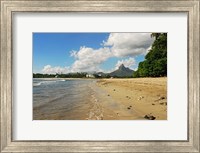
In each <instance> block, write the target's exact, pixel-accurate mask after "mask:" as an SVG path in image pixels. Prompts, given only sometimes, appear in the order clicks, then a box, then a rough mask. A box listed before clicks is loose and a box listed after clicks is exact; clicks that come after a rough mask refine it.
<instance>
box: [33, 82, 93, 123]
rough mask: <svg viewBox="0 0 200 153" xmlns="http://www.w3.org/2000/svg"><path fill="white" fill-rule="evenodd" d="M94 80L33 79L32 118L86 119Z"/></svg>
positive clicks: (91, 100) (88, 113)
mask: <svg viewBox="0 0 200 153" xmlns="http://www.w3.org/2000/svg"><path fill="white" fill-rule="evenodd" d="M95 82H96V80H92V79H91V80H90V79H88V80H87V79H82V80H81V79H80V80H77V79H71V80H70V79H38V78H34V79H33V119H34V120H52V119H87V118H88V116H90V110H91V108H92V107H93V106H92V103H91V102H93V101H96V99H95V98H94V95H93V93H94V89H93V88H92V85H94V83H95Z"/></svg>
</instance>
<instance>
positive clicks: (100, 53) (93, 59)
mask: <svg viewBox="0 0 200 153" xmlns="http://www.w3.org/2000/svg"><path fill="white" fill-rule="evenodd" d="M153 41H154V38H151V36H150V33H111V34H110V35H109V37H108V39H107V40H106V41H103V43H102V44H101V47H100V48H99V49H94V48H90V47H85V46H82V47H80V49H79V50H77V51H75V50H73V51H71V52H70V56H71V57H73V58H74V59H75V61H74V63H73V64H72V65H71V66H70V67H59V66H58V67H51V65H46V66H45V67H44V68H43V70H42V72H43V73H49V74H50V73H69V72H89V71H103V70H102V69H101V68H100V65H101V64H102V63H103V62H105V61H106V60H108V59H109V58H111V57H117V58H123V60H119V61H118V62H117V64H116V65H115V69H117V68H118V67H119V66H120V65H121V64H124V65H125V66H126V67H129V68H131V67H132V68H133V66H134V65H135V66H136V64H137V62H136V61H135V59H134V57H135V56H137V55H142V54H144V55H145V54H146V53H147V52H148V50H149V49H150V48H151V45H152V43H153ZM124 57H127V59H124ZM113 69H114V68H113Z"/></svg>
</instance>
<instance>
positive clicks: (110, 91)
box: [97, 77, 167, 120]
mask: <svg viewBox="0 0 200 153" xmlns="http://www.w3.org/2000/svg"><path fill="white" fill-rule="evenodd" d="M97 86H98V87H100V88H101V89H102V90H104V91H105V92H106V93H107V96H108V97H111V98H112V99H113V100H114V101H115V103H116V105H117V106H118V107H117V108H116V109H114V108H112V109H111V110H112V111H113V112H114V113H115V114H117V117H116V118H115V119H117V120H140V119H144V116H145V115H150V116H154V117H155V119H156V120H166V119H167V78H166V77H165V78H133V79H102V80H99V81H98V82H97ZM103 105H104V107H108V108H109V104H108V103H107V102H104V103H103ZM110 108H111V107H110Z"/></svg>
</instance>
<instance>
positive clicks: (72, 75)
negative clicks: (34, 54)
mask: <svg viewBox="0 0 200 153" xmlns="http://www.w3.org/2000/svg"><path fill="white" fill-rule="evenodd" d="M86 74H87V73H78V72H77V73H68V74H41V73H33V78H55V77H58V78H84V77H86Z"/></svg>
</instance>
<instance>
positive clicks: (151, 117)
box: [144, 114, 156, 120]
mask: <svg viewBox="0 0 200 153" xmlns="http://www.w3.org/2000/svg"><path fill="white" fill-rule="evenodd" d="M144 118H146V119H148V120H155V119H156V117H155V116H153V115H150V114H147V115H145V116H144Z"/></svg>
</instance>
